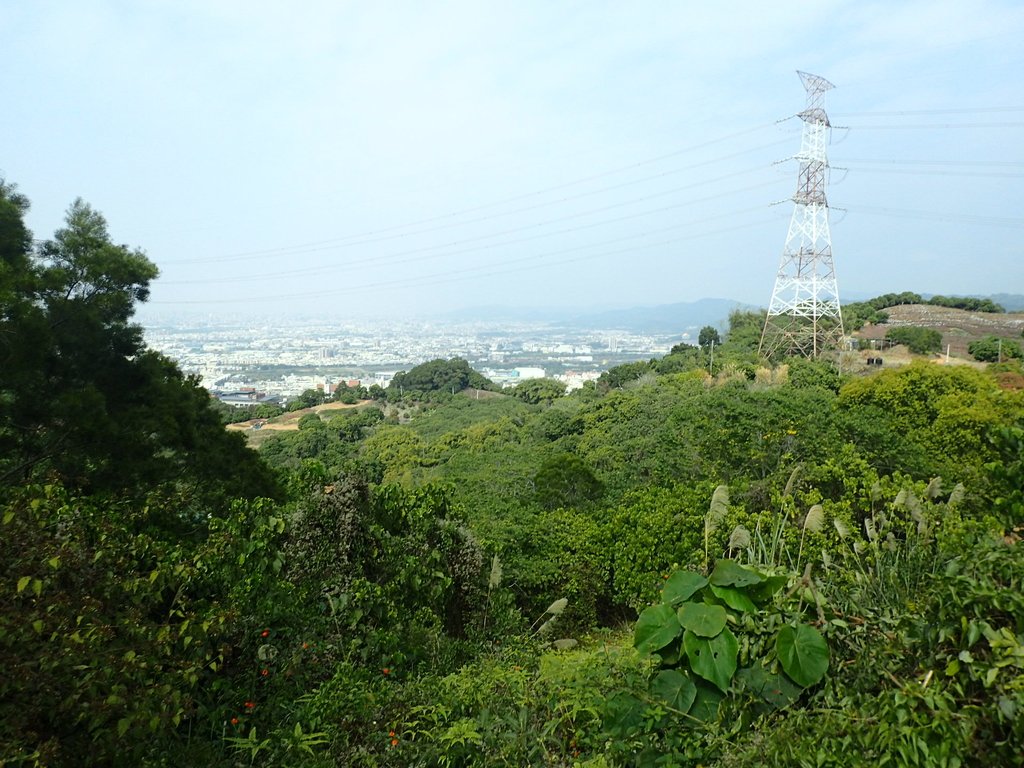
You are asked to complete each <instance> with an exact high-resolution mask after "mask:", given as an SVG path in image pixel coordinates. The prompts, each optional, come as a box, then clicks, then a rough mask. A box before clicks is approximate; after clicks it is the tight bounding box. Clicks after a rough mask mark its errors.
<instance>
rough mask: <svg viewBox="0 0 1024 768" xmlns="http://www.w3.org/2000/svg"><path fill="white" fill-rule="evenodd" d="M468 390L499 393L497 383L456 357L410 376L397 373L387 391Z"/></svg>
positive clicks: (422, 367)
mask: <svg viewBox="0 0 1024 768" xmlns="http://www.w3.org/2000/svg"><path fill="white" fill-rule="evenodd" d="M469 387H472V388H474V389H497V387H496V386H495V384H494V382H492V381H490V380H488V379H487V378H485V377H484V376H482V375H481V374H479V373H477V372H476V371H474V370H473V369H472V368H470V367H469V363H467V362H466V361H465V360H463V359H462V358H461V357H453V358H452V359H451V360H444V359H441V358H438V359H436V360H429V361H427V362H425V363H421V364H420V365H417V366H416V367H415V368H413V369H412V370H410V371H408V372H405V371H401V372H399V373H396V374H395V377H394V378H393V379H392V380H391V383H390V384H389V385H388V391H389V392H421V393H422V392H449V393H452V394H454V393H456V392H461V391H462V390H464V389H466V388H469Z"/></svg>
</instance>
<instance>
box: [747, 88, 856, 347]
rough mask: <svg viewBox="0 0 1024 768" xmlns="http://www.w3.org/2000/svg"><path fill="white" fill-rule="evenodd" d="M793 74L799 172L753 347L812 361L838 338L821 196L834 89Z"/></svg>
mask: <svg viewBox="0 0 1024 768" xmlns="http://www.w3.org/2000/svg"><path fill="white" fill-rule="evenodd" d="M797 74H798V75H800V80H801V81H802V82H803V85H804V89H805V90H806V91H807V108H806V109H805V110H804V111H803V112H801V113H800V115H799V117H800V118H801V119H802V120H803V121H804V127H803V135H802V138H801V141H800V153H799V154H798V155H796V158H795V159H797V160H799V161H800V171H799V174H798V176H797V179H798V181H797V189H796V194H794V195H793V198H792V199H793V203H794V206H793V216H792V218H791V219H790V222H789V235H788V236H787V237H786V247H785V248H784V249H783V251H782V261H781V262H780V264H779V273H778V275H777V276H776V278H775V289H774V290H773V291H772V300H771V303H770V304H769V306H768V316H767V317H766V318H765V323H764V331H763V332H762V333H761V345H760V347H759V348H758V352H759V353H760V354H761V355H764V356H765V357H769V358H771V357H779V356H782V355H798V356H803V357H811V358H815V357H818V356H819V355H820V354H821V353H822V352H823V351H824V350H826V349H829V348H834V347H838V346H839V343H840V341H841V340H842V338H843V318H842V315H841V314H840V311H839V288H838V286H837V285H836V271H835V265H834V263H833V261H832V235H831V233H830V231H829V226H828V199H827V197H826V194H825V188H826V186H827V184H828V153H827V147H828V142H829V137H830V135H831V131H832V127H831V125H830V124H829V122H828V115H827V114H826V113H825V107H824V105H825V92H826V91H828V90H830V89H832V88H834V87H835V86H834V85H832V83H830V82H829V81H828V80H826V79H825V78H823V77H818V76H817V75H810V74H808V73H806V72H797Z"/></svg>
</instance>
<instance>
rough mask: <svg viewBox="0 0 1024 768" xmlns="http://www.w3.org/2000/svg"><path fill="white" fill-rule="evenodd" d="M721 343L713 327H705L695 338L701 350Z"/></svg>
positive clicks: (716, 330)
mask: <svg viewBox="0 0 1024 768" xmlns="http://www.w3.org/2000/svg"><path fill="white" fill-rule="evenodd" d="M721 343H722V338H721V336H719V335H718V329H717V328H715V327H714V326H713V325H705V326H704V327H703V328H701V329H700V334H699V335H698V336H697V344H698V345H699V346H700V348H701V349H707V348H708V347H710V346H711V345H712V344H714V345H716V346H717V345H719V344H721Z"/></svg>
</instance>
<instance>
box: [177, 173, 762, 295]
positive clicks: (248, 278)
mask: <svg viewBox="0 0 1024 768" xmlns="http://www.w3.org/2000/svg"><path fill="white" fill-rule="evenodd" d="M769 184H774V182H767V183H765V184H759V185H755V186H754V187H750V188H744V189H741V190H730V191H728V192H724V193H721V194H718V195H710V196H707V197H704V198H699V199H697V200H686V201H683V202H680V203H675V204H673V205H670V206H664V207H662V208H657V209H654V210H650V211H641V212H639V213H635V214H630V215H628V216H620V217H618V218H616V219H602V220H601V221H598V222H594V223H592V224H584V225H581V226H578V227H569V228H567V229H561V230H556V231H555V232H546V233H542V234H539V235H532V236H530V237H523V238H517V239H515V240H506V241H502V242H498V243H487V244H484V245H477V246H473V247H471V248H462V249H458V250H453V251H442V252H440V253H433V254H426V255H419V256H415V255H414V256H410V257H409V258H398V257H401V256H409V255H410V254H420V253H422V252H423V251H426V250H433V248H415V249H412V250H409V251H400V252H398V253H393V254H387V255H385V256H379V257H375V256H368V257H365V258H362V259H357V260H354V261H348V262H346V263H344V264H329V265H325V266H318V267H308V268H305V269H297V270H296V269H292V270H287V271H282V272H273V273H262V274H258V275H239V276H231V277H224V278H209V279H203V280H161V281H160V284H161V285H194V284H201V285H205V284H208V283H232V284H233V283H238V282H256V281H260V280H266V279H269V278H276V277H309V276H311V275H316V274H321V273H324V272H333V271H337V270H346V269H350V268H352V267H353V266H358V265H361V264H369V263H373V264H377V265H378V266H387V267H393V266H396V265H399V264H409V263H412V262H417V261H426V260H429V259H437V258H443V257H449V256H460V255H463V254H466V253H474V252H478V251H486V250H489V249H493V248H503V247H506V246H509V245H519V244H521V243H524V242H530V241H533V240H539V239H542V238H545V237H552V236H555V235H562V234H570V233H574V232H581V231H583V230H587V229H593V228H595V227H600V226H606V225H608V224H615V223H618V222H621V221H627V220H630V219H636V218H640V217H641V216H649V215H652V214H655V213H662V212H664V211H668V210H672V209H676V208H681V207H683V206H689V205H693V204H694V203H695V202H706V201H708V200H714V199H717V198H721V197H726V196H728V195H731V194H733V193H734V192H737V191H746V190H747V189H754V188H757V187H765V186H768V185H769ZM760 210H764V206H755V207H753V208H747V209H744V210H740V211H730V212H728V213H724V214H717V215H715V216H702V217H701V218H700V219H697V220H691V221H685V222H682V223H677V224H673V225H671V226H668V227H662V228H659V229H655V230H648V231H646V232H641V233H639V234H633V235H625V236H623V237H619V238H614V239H611V240H603V241H600V242H598V243H589V244H587V245H585V246H578V248H584V247H586V248H592V247H595V246H601V245H608V244H611V243H617V242H622V241H624V240H630V239H634V238H636V237H646V236H648V235H650V234H654V233H658V232H669V231H672V230H674V229H681V228H683V227H689V226H693V225H694V224H699V223H704V222H707V221H715V220H717V219H722V218H729V217H732V216H737V215H741V214H746V213H752V212H754V211H760ZM568 250H575V248H572V249H568ZM561 252H563V251H555V252H554V253H561ZM384 261H386V262H387V263H384V264H381V263H380V262H384Z"/></svg>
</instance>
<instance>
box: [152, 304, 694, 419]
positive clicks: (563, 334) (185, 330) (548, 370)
mask: <svg viewBox="0 0 1024 768" xmlns="http://www.w3.org/2000/svg"><path fill="white" fill-rule="evenodd" d="M692 331H693V329H680V332H679V333H678V334H674V335H645V334H636V333H629V332H626V331H620V330H608V329H593V330H591V329H566V328H562V327H559V328H552V327H548V326H545V325H541V324H536V325H531V324H512V325H500V326H499V325H495V324H471V325H458V326H439V325H432V324H427V323H414V322H406V323H377V324H371V323H366V324H355V323H337V324H330V323H325V322H316V323H302V324H286V323H281V324H279V325H278V324H274V323H270V322H262V323H250V324H246V323H240V322H235V323H214V322H209V323H203V322H198V321H196V320H195V319H190V320H181V321H173V320H172V321H167V320H164V321H162V322H161V323H160V324H159V325H151V326H149V327H147V328H146V329H145V335H146V341H147V343H148V344H149V346H150V347H151V348H153V349H156V350H157V351H159V352H162V353H163V354H165V355H167V356H168V357H170V358H172V359H174V360H175V361H176V362H177V363H178V365H179V366H180V367H181V368H182V369H183V370H184V371H185V372H186V373H192V374H196V375H198V376H199V377H200V378H201V382H202V384H203V386H205V387H206V388H207V389H209V390H210V391H211V392H217V393H218V395H219V397H220V399H221V400H223V401H224V402H226V403H229V404H232V405H239V406H241V405H252V404H254V403H259V402H272V401H283V400H287V399H289V398H294V397H295V396H297V395H299V394H301V393H302V392H304V391H306V390H308V389H320V390H322V391H324V392H326V393H328V394H330V393H332V392H333V391H334V389H335V388H336V387H337V386H338V384H339V383H340V382H344V383H345V384H347V385H348V386H350V387H352V386H364V387H370V386H373V385H374V384H376V385H378V386H380V387H385V388H386V387H387V386H388V384H390V382H391V379H392V378H393V377H394V375H395V373H396V372H398V371H407V370H409V369H411V368H413V367H414V366H416V365H418V364H419V363H422V362H425V361H427V360H433V359H436V358H444V359H448V358H452V357H461V358H463V359H465V360H466V361H467V362H468V363H469V364H470V365H471V366H472V367H473V368H474V369H475V370H477V371H479V372H480V373H482V374H483V375H484V376H486V377H487V378H489V379H491V380H492V381H494V382H495V383H498V384H502V385H510V386H514V385H515V384H517V383H518V382H520V381H526V380H529V379H533V378H544V377H550V378H555V379H558V380H559V381H563V382H564V383H565V384H566V386H567V388H568V389H570V390H572V389H578V388H579V387H582V386H583V384H584V383H585V382H587V381H592V380H594V379H596V378H597V377H598V376H599V375H600V374H601V372H603V371H605V370H608V369H609V368H611V367H614V366H616V365H619V364H621V363H624V362H631V361H634V360H645V359H650V358H651V357H658V356H661V355H665V354H667V353H668V351H669V349H671V347H672V346H673V345H674V344H677V343H679V341H681V340H683V339H686V338H689V337H690V335H691V333H692Z"/></svg>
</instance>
